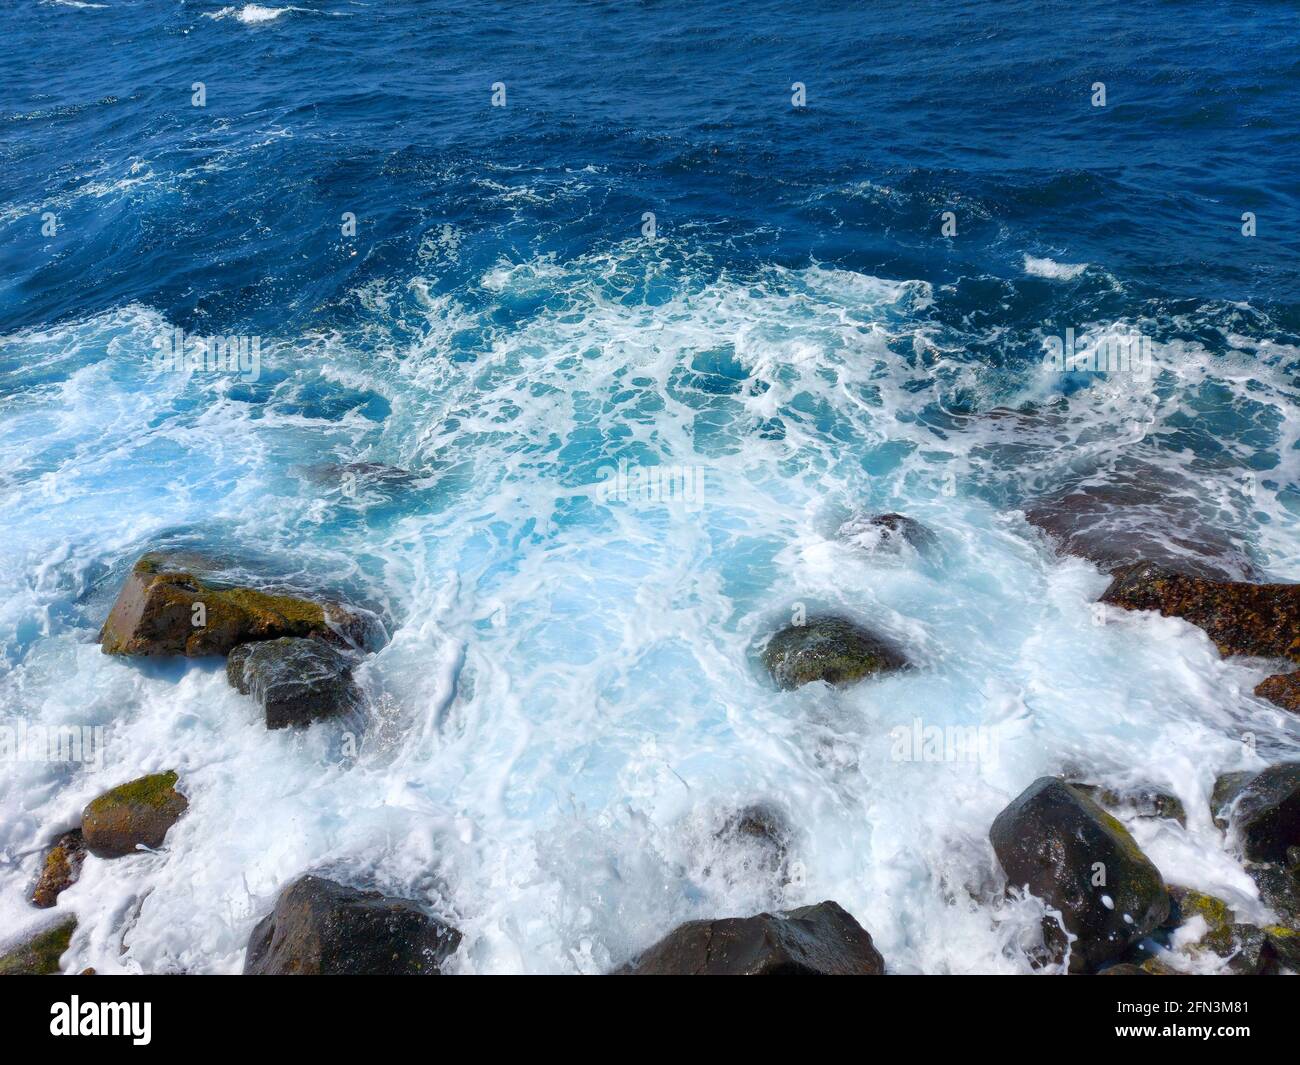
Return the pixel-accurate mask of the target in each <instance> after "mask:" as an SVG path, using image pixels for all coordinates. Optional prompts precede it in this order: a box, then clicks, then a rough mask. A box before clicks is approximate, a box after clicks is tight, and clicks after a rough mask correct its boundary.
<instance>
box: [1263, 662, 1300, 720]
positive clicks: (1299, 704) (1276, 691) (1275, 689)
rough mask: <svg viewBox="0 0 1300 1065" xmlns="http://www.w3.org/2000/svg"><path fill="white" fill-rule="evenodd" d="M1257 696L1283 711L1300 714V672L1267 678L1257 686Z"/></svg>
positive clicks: (1279, 674) (1278, 674)
mask: <svg viewBox="0 0 1300 1065" xmlns="http://www.w3.org/2000/svg"><path fill="white" fill-rule="evenodd" d="M1255 694H1256V695H1258V696H1259V697H1260V698H1261V699H1267V700H1268V701H1269V702H1270V703H1273V704H1275V705H1276V706H1280V707H1281V708H1282V709H1283V710H1290V711H1291V712H1292V713H1293V714H1300V672H1297V673H1277V674H1275V675H1273V676H1271V677H1266V678H1265V679H1264V680H1261V681H1260V682H1259V683H1258V684H1257V685H1255Z"/></svg>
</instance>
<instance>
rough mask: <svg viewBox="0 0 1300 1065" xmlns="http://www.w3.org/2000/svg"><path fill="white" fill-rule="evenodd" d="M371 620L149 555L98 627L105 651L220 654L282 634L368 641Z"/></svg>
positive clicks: (197, 654)
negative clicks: (223, 581) (232, 583)
mask: <svg viewBox="0 0 1300 1065" xmlns="http://www.w3.org/2000/svg"><path fill="white" fill-rule="evenodd" d="M372 628H373V624H372V622H371V621H370V620H369V619H366V618H364V617H363V616H362V615H361V614H359V613H357V612H354V611H350V610H346V609H344V608H343V607H340V606H338V605H337V604H333V603H324V604H322V603H317V602H313V601H312V600H310V599H303V598H300V597H298V596H295V595H283V594H275V593H270V592H262V591H258V590H256V589H254V588H244V587H223V586H221V585H219V584H217V583H214V582H209V581H206V580H204V579H202V578H200V577H197V576H195V575H194V574H193V573H190V572H188V571H185V570H180V569H173V568H170V563H169V562H168V561H167V560H166V559H164V558H160V557H159V556H155V555H146V556H144V558H142V559H140V561H139V562H137V563H136V564H135V566H134V567H133V568H132V570H131V573H130V575H129V576H128V577H127V579H126V582H125V583H124V584H123V585H122V590H121V591H120V592H119V593H118V596H117V602H116V603H114V604H113V609H112V611H111V612H110V613H109V615H108V620H107V621H105V622H104V627H103V629H102V630H101V631H100V647H101V648H102V650H103V651H104V653H105V654H110V655H188V656H190V657H196V656H200V655H224V654H227V653H228V652H229V651H230V649H231V648H232V647H235V646H237V645H238V644H241V643H248V642H250V641H254V640H271V639H275V638H277V637H280V636H313V635H315V636H320V637H322V638H324V639H329V640H334V641H340V642H344V643H351V644H354V645H356V646H366V644H367V643H368V642H369V640H370V638H371V632H372Z"/></svg>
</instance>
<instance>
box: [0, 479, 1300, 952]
mask: <svg viewBox="0 0 1300 1065" xmlns="http://www.w3.org/2000/svg"><path fill="white" fill-rule="evenodd" d="M1071 506H1073V507H1075V509H1080V508H1078V506H1077V504H1070V505H1068V506H1067V505H1064V504H1061V503H1060V502H1058V503H1056V504H1055V505H1054V507H1053V508H1049V509H1047V510H1044V511H1042V512H1040V513H1039V514H1038V516H1037V517H1038V520H1037V522H1035V524H1038V525H1039V526H1040V527H1041V528H1043V529H1044V531H1046V532H1047V533H1048V535H1049V536H1050V537H1051V538H1052V540H1053V542H1054V543H1055V544H1056V545H1057V546H1058V547H1060V549H1061V550H1064V551H1067V552H1071V553H1078V554H1083V555H1085V556H1087V555H1088V550H1087V540H1086V537H1082V536H1078V535H1073V534H1072V533H1070V532H1069V531H1068V530H1066V532H1065V533H1064V534H1062V528H1061V526H1060V521H1061V515H1062V514H1066V515H1067V516H1068V515H1069V514H1070V513H1071V509H1070V508H1071ZM1082 510H1083V511H1084V512H1085V513H1087V514H1089V516H1090V517H1091V515H1092V511H1091V510H1090V509H1088V508H1086V507H1085V508H1082ZM1031 521H1033V515H1031ZM1053 523H1055V524H1054V525H1053ZM1049 526H1051V527H1049ZM841 537H842V538H843V539H844V540H845V541H846V542H848V543H850V544H853V545H854V546H857V547H861V548H863V549H864V550H870V551H882V552H888V553H894V554H898V553H902V552H908V551H910V552H915V553H917V554H921V555H932V554H933V553H934V552H936V551H937V550H938V546H939V543H940V541H939V538H938V537H937V536H936V535H935V534H934V533H933V532H932V531H931V530H929V529H927V528H926V527H925V526H923V525H921V524H920V523H919V522H916V521H915V520H914V519H911V518H908V517H905V516H903V515H899V514H884V515H875V516H867V517H865V518H861V519H855V520H853V521H851V522H848V523H845V526H844V527H842V529H841ZM1098 561H1099V564H1102V565H1103V568H1104V569H1106V570H1108V571H1109V572H1110V573H1111V577H1112V579H1111V583H1110V586H1109V587H1108V588H1107V589H1106V591H1105V592H1104V594H1103V595H1102V596H1101V599H1100V602H1101V603H1102V604H1105V605H1106V606H1109V607H1112V608H1117V609H1123V610H1130V611H1154V612H1157V613H1159V614H1161V615H1163V616H1165V617H1174V618H1181V619H1183V620H1184V621H1187V622H1189V623H1190V624H1193V625H1196V626H1198V627H1200V628H1201V629H1202V630H1204V631H1205V632H1206V634H1207V635H1208V636H1209V638H1210V639H1211V640H1212V641H1213V642H1214V644H1215V646H1216V647H1217V648H1218V650H1219V652H1220V653H1221V654H1222V655H1224V656H1232V655H1240V656H1249V657H1252V658H1266V659H1270V660H1274V661H1276V662H1279V663H1286V664H1287V666H1288V667H1290V666H1300V585H1289V584H1264V583H1252V582H1249V581H1243V580H1237V579H1233V578H1234V575H1233V574H1232V573H1224V572H1221V571H1216V570H1215V569H1214V568H1213V567H1212V566H1204V565H1196V566H1183V567H1180V566H1178V565H1177V564H1176V563H1175V564H1171V563H1170V562H1169V561H1168V560H1167V559H1164V560H1161V561H1159V562H1153V561H1149V560H1142V559H1138V560H1127V561H1126V560H1122V559H1120V560H1117V559H1115V558H1113V557H1106V558H1105V559H1102V560H1098ZM194 562H195V560H194V559H183V558H176V557H170V556H167V555H165V554H157V553H153V554H147V555H145V556H144V557H142V558H141V559H140V560H139V561H138V562H137V563H136V564H135V565H134V566H133V567H132V569H131V570H130V572H129V574H128V576H127V578H126V580H125V582H124V584H123V586H122V588H121V590H120V592H119V594H118V597H117V600H116V602H115V603H114V605H113V607H112V610H111V611H110V612H109V614H108V617H107V619H106V621H105V623H104V626H103V629H102V630H101V633H100V644H101V649H102V651H103V653H105V654H109V655H114V656H120V657H124V658H135V657H175V656H185V657H198V656H211V655H218V656H222V657H224V658H225V660H226V676H227V679H228V682H229V684H230V685H231V687H232V688H234V689H235V690H236V691H238V692H239V693H240V694H241V695H244V696H246V697H247V698H248V699H249V700H250V701H251V702H252V703H253V704H254V705H255V706H256V707H257V709H258V711H259V713H260V714H261V715H263V717H264V720H265V724H266V727H267V728H268V729H282V728H306V727H309V726H311V725H312V724H313V723H315V722H335V723H340V722H341V723H343V725H344V726H346V727H347V728H349V729H352V730H355V731H356V732H357V733H363V732H364V730H365V727H366V720H367V706H366V696H365V693H364V692H363V691H362V689H361V688H360V687H359V686H358V685H357V683H356V681H355V680H354V679H353V670H354V668H355V667H356V666H357V665H358V664H359V663H360V662H361V661H363V660H364V658H365V656H366V655H367V654H369V653H372V652H373V651H374V650H375V649H376V648H377V646H378V645H379V643H380V641H381V639H382V625H380V624H379V622H378V619H377V618H375V617H374V616H373V615H370V614H369V613H368V612H366V611H364V610H362V609H360V608H358V607H354V606H349V605H347V604H345V603H341V602H338V601H334V600H330V599H316V598H310V597H304V596H302V595H298V594H295V593H292V592H290V591H287V590H284V589H277V588H274V587H250V586H243V585H231V584H227V583H224V582H222V581H221V580H219V579H218V578H217V577H214V576H213V575H212V574H210V573H205V572H203V571H202V569H201V566H199V565H195V564H194ZM760 657H761V662H762V664H763V666H764V667H765V669H766V670H767V672H768V674H769V675H770V679H771V681H772V683H773V684H774V685H775V687H776V688H778V689H780V690H785V691H788V690H792V689H795V688H798V687H801V686H802V685H805V684H809V683H814V682H820V683H824V684H827V685H830V686H832V687H844V686H847V685H851V684H857V683H870V682H871V680H872V678H874V677H877V676H880V675H884V674H889V673H895V672H900V671H907V670H911V669H914V668H916V667H915V665H914V664H913V662H912V661H911V659H910V658H909V656H908V653H907V651H906V649H905V648H903V647H901V646H898V645H897V644H896V643H895V641H894V640H893V639H892V638H891V637H890V636H889V635H887V634H884V633H879V632H876V631H873V630H872V629H871V628H870V627H868V626H867V625H864V624H863V623H862V622H861V621H860V620H858V619H855V618H851V617H848V616H843V615H839V614H814V615H813V616H811V617H800V618H799V619H798V621H797V623H792V624H790V625H787V626H785V627H783V628H780V629H779V630H777V631H776V632H774V633H772V634H771V635H770V636H769V637H768V639H767V641H766V643H765V645H764V647H763V648H762V651H761V656H760ZM1255 694H1256V695H1257V696H1259V697H1260V698H1261V699H1265V700H1269V701H1270V702H1272V703H1273V704H1275V705H1276V706H1278V707H1280V708H1282V709H1283V710H1287V711H1290V712H1297V711H1300V670H1292V669H1290V668H1286V669H1282V668H1279V671H1278V672H1277V673H1276V674H1274V675H1273V676H1270V677H1269V678H1268V679H1267V680H1265V681H1263V682H1262V683H1261V684H1259V686H1258V687H1257V688H1256V690H1255ZM189 803H190V800H189V799H188V798H187V797H186V794H185V786H184V781H183V779H182V778H181V776H180V775H179V774H178V773H177V772H176V771H174V770H163V771H159V772H155V773H151V774H148V775H146V776H143V777H140V778H138V779H135V780H132V781H128V782H125V783H123V784H121V785H119V786H117V787H115V788H113V789H111V790H109V791H107V792H105V793H103V794H102V795H100V796H99V797H97V798H95V799H94V800H92V801H91V802H90V803H88V804H87V805H86V807H85V809H84V810H83V812H82V816H81V821H80V824H79V825H78V826H77V827H76V828H72V829H68V828H66V827H65V828H64V829H62V830H61V831H59V832H58V834H57V835H56V837H55V838H54V839H53V841H52V843H51V845H50V846H49V848H48V851H47V853H46V856H45V859H44V862H43V867H42V870H41V873H40V876H39V879H38V881H37V883H36V884H35V886H34V888H33V890H32V894H31V902H32V904H33V906H35V907H38V908H42V909H55V910H58V909H59V901H58V900H59V895H60V894H61V893H62V892H63V891H64V890H66V889H67V888H68V887H70V886H71V885H72V884H74V883H76V882H77V879H78V877H79V875H80V872H81V870H82V868H83V866H84V864H85V863H86V862H87V861H91V860H96V861H118V860H121V859H123V858H129V857H130V856H131V855H134V854H137V853H139V852H140V851H142V850H143V851H156V850H158V849H160V848H163V847H165V845H166V839H167V835H168V832H169V830H170V829H171V828H172V826H173V825H175V824H176V823H177V821H178V820H180V819H181V818H182V817H183V816H184V815H185V813H186V811H187V809H188V807H189ZM1115 812H1123V813H1125V814H1127V815H1130V816H1135V817H1156V818H1168V819H1171V820H1176V821H1180V822H1184V823H1185V821H1186V811H1184V810H1183V809H1182V804H1181V803H1180V802H1179V801H1178V799H1177V798H1176V797H1174V796H1170V795H1164V794H1162V793H1160V792H1158V791H1156V790H1154V789H1144V790H1139V791H1137V792H1133V793H1125V794H1118V793H1116V792H1114V791H1110V790H1107V789H1104V788H1101V787H1098V786H1096V785H1093V784H1090V783H1089V782H1087V781H1081V780H1072V779H1066V778H1065V776H1064V775H1063V776H1061V777H1054V776H1045V777H1041V778H1039V779H1037V780H1035V781H1032V782H1030V783H1029V784H1028V785H1027V787H1026V788H1025V789H1024V791H1023V792H1022V793H1021V794H1020V795H1018V796H1017V797H1016V798H1015V799H1014V800H1013V801H1012V802H1011V803H1009V804H1008V805H1007V806H1006V807H1005V809H1003V810H1002V812H1001V813H1000V814H998V816H997V817H996V818H995V819H994V820H993V822H992V824H991V825H990V827H989V843H990V847H991V850H992V853H993V855H994V856H995V857H996V860H997V863H998V866H999V868H1000V870H1001V872H1002V873H1003V875H1004V877H1005V887H1006V891H1007V893H1008V894H1009V895H1012V896H1018V895H1024V894H1028V895H1032V896H1034V897H1035V898H1037V899H1039V900H1041V901H1042V903H1043V904H1044V905H1045V906H1046V907H1047V908H1048V910H1049V914H1050V915H1049V916H1048V917H1046V918H1045V919H1044V921H1043V936H1042V943H1041V944H1040V945H1037V946H1035V947H1034V948H1033V949H1032V950H1031V951H1030V952H1029V954H1028V957H1029V960H1030V963H1031V964H1033V965H1034V966H1036V967H1040V968H1042V967H1045V966H1055V967H1057V968H1058V969H1068V971H1069V972H1070V973H1074V974H1094V973H1101V974H1107V975H1164V974H1169V973H1176V972H1178V971H1179V970H1178V968H1176V967H1175V966H1173V965H1171V964H1170V962H1169V961H1168V960H1167V958H1166V957H1165V956H1162V955H1161V954H1159V953H1152V952H1151V950H1150V949H1149V946H1150V944H1152V943H1154V944H1155V945H1156V946H1157V947H1164V946H1168V945H1169V944H1172V943H1175V942H1176V943H1177V945H1178V949H1179V951H1181V952H1182V953H1183V955H1184V956H1186V957H1190V958H1193V959H1194V958H1198V957H1210V956H1212V957H1213V958H1215V959H1220V960H1221V965H1220V966H1219V967H1220V968H1221V971H1226V972H1232V973H1242V974H1245V973H1250V974H1276V973H1281V972H1297V973H1300V763H1281V764H1276V765H1271V766H1268V767H1266V768H1264V769H1262V770H1260V771H1257V772H1255V771H1251V772H1235V773H1228V774H1223V775H1221V776H1220V777H1219V778H1218V780H1217V781H1216V784H1215V788H1214V793H1213V797H1212V799H1211V810H1210V814H1211V816H1212V817H1213V819H1214V823H1215V824H1216V825H1217V826H1218V827H1219V828H1220V830H1221V831H1222V832H1223V833H1224V843H1225V846H1226V847H1228V848H1230V849H1231V850H1232V852H1233V853H1235V854H1237V855H1238V856H1239V858H1240V861H1241V864H1242V867H1243V868H1244V870H1245V871H1246V872H1247V873H1248V874H1249V875H1250V877H1251V878H1252V880H1253V881H1254V883H1255V884H1256V886H1257V888H1258V890H1259V895H1260V899H1261V901H1262V902H1263V903H1264V904H1265V905H1266V906H1267V907H1268V908H1269V909H1270V910H1271V911H1272V912H1273V913H1274V914H1275V915H1276V917H1277V921H1276V923H1272V924H1250V923H1243V922H1239V921H1238V920H1237V919H1236V915H1235V914H1234V912H1233V911H1232V909H1231V907H1230V906H1229V905H1228V904H1227V903H1226V902H1225V901H1224V900H1222V899H1219V898H1216V897H1214V896H1211V895H1208V894H1205V893H1203V892H1200V891H1197V890H1195V889H1193V888H1191V887H1187V886H1183V885H1178V884H1168V883H1166V880H1165V878H1164V877H1163V876H1162V875H1161V872H1160V870H1159V869H1158V868H1157V867H1156V865H1155V864H1154V863H1153V862H1152V861H1151V860H1150V859H1149V858H1148V857H1147V855H1145V854H1144V853H1143V852H1142V850H1141V849H1140V848H1139V846H1138V845H1137V843H1136V842H1135V841H1134V839H1133V836H1132V835H1131V834H1130V833H1129V831H1128V830H1127V829H1126V828H1125V826H1124V824H1123V823H1122V822H1121V821H1120V820H1119V819H1117V817H1116V816H1115ZM732 822H734V825H733V827H734V828H735V830H736V831H739V832H748V833H750V834H751V835H754V834H756V835H757V836H761V837H764V838H767V837H770V838H771V839H772V840H774V841H777V837H778V836H779V835H781V833H780V832H779V830H778V829H774V828H773V827H772V826H773V824H774V822H772V820H771V818H770V817H768V815H767V814H766V813H764V814H762V815H761V816H760V815H756V814H754V812H753V811H751V810H743V811H737V812H736V814H735V816H734V817H733V818H732ZM746 826H748V827H746ZM777 842H780V841H777ZM779 849H780V850H781V854H780V857H779V861H780V862H781V863H784V861H785V854H784V843H780V848H779ZM75 930H76V917H75V915H73V914H70V913H60V914H59V916H58V919H57V920H56V921H55V922H53V923H51V924H50V925H48V926H46V927H44V928H42V929H41V930H40V931H39V932H38V933H37V934H36V935H34V936H31V937H30V938H28V939H27V940H26V941H24V942H22V943H19V944H18V945H17V946H14V947H12V948H11V949H9V950H8V951H7V952H5V953H3V954H0V975H4V974H20V973H21V974H49V973H57V972H59V971H60V968H59V960H60V958H61V956H62V955H63V953H64V952H65V951H66V950H67V948H68V945H69V943H70V941H71V938H72V936H73V934H74V932H75ZM461 943H462V935H461V933H460V931H458V930H457V929H456V928H454V927H452V926H451V925H449V924H447V923H445V922H444V921H442V920H441V919H439V918H438V917H436V916H434V915H433V914H431V913H429V912H428V911H427V909H426V907H425V906H424V905H422V904H421V903H420V902H419V901H418V900H415V899H407V898H400V897H394V896H389V895H385V894H383V893H381V892H379V891H377V890H374V889H373V887H372V886H371V885H350V884H342V883H338V882H335V881H333V880H329V879H326V878H323V877H321V876H318V875H316V874H315V873H313V872H312V871H311V870H304V871H303V873H302V875H301V876H300V877H299V878H298V879H296V880H294V881H293V882H292V883H290V884H288V885H286V886H285V887H284V888H283V890H282V891H281V892H280V895H279V897H278V899H277V900H276V902H275V905H274V907H273V909H272V911H271V912H270V913H268V914H266V915H265V916H264V917H262V919H261V920H260V921H259V922H258V923H257V925H256V927H255V928H254V930H253V932H252V935H251V936H250V939H249V942H248V948H247V952H246V958H245V964H244V972H245V973H247V974H283V973H293V974H321V975H328V974H345V973H353V974H355V973H385V974H404V975H435V974H438V973H440V972H442V971H443V968H444V966H445V965H446V964H447V962H448V960H449V959H451V958H452V957H453V956H454V954H455V953H456V951H457V949H458V947H459V946H460V945H461ZM1216 964H1217V963H1216ZM887 970H888V967H887V962H886V959H884V958H882V957H881V955H880V953H879V952H878V951H877V950H876V948H875V945H874V943H873V941H872V937H871V934H870V933H869V931H868V930H866V929H865V928H863V927H862V926H861V925H860V924H859V923H858V922H857V920H855V918H854V917H853V916H852V915H851V914H849V913H848V912H847V911H845V910H844V909H843V908H842V907H841V906H839V905H838V904H837V903H836V902H834V901H833V900H826V901H823V902H820V903H817V904H815V905H808V906H802V907H798V908H795V909H790V910H786V911H781V912H772V913H769V912H763V913H758V914H754V915H751V916H748V917H721V918H717V919H713V920H701V921H690V922H687V923H686V924H683V925H681V926H679V927H677V928H675V929H672V930H669V931H667V932H666V934H665V935H664V937H663V938H662V939H661V940H659V941H658V942H657V943H654V944H653V945H650V946H647V947H646V948H645V949H644V950H642V951H641V952H640V953H639V954H637V955H636V956H635V957H633V958H631V959H630V960H628V961H627V962H626V963H625V964H624V965H622V966H620V967H618V968H616V969H615V970H614V971H615V972H616V973H618V974H623V975H664V974H693V975H715V974H716V975H728V974H749V975H778V974H792V973H797V974H825V975H837V974H857V975H880V974H884V973H885V972H887Z"/></svg>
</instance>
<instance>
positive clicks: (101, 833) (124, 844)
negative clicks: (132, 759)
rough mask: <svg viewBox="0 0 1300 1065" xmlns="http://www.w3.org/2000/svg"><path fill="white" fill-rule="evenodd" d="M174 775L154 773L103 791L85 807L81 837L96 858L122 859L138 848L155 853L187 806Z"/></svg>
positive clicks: (171, 773)
mask: <svg viewBox="0 0 1300 1065" xmlns="http://www.w3.org/2000/svg"><path fill="white" fill-rule="evenodd" d="M177 779H178V778H177V776H176V774H175V773H174V772H171V771H168V772H166V773H154V774H151V775H150V776H146V777H140V778H139V779H138V780H132V781H130V782H129V783H126V784H122V785H120V786H119V787H116V788H113V789H112V790H111V791H106V792H105V793H104V794H103V795H101V796H99V798H97V799H93V800H91V802H89V803H88V804H87V805H86V808H85V810H84V811H83V812H82V815H81V834H82V838H83V840H84V841H85V844H86V850H88V851H89V852H90V853H91V854H93V855H95V857H97V858H121V857H124V856H126V855H128V854H134V853H136V851H137V850H138V849H139V848H140V847H141V846H143V847H146V848H148V849H150V850H157V849H158V848H159V847H161V846H162V843H163V840H164V838H165V837H166V835H167V831H168V829H170V828H171V827H172V825H174V824H175V823H176V822H177V821H178V820H179V819H180V816H181V814H183V813H184V812H185V810H186V808H187V807H188V806H189V802H188V801H187V800H186V798H185V796H184V795H182V794H181V793H180V792H178V791H177V790H176V782H177Z"/></svg>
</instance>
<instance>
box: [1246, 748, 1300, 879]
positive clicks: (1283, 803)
mask: <svg viewBox="0 0 1300 1065" xmlns="http://www.w3.org/2000/svg"><path fill="white" fill-rule="evenodd" d="M1231 825H1232V831H1233V832H1234V833H1235V834H1236V836H1237V837H1238V838H1239V839H1240V840H1241V845H1242V852H1243V853H1244V854H1245V856H1246V857H1247V858H1248V859H1249V860H1250V861H1252V862H1278V863H1282V864H1285V863H1286V862H1287V852H1288V850H1289V849H1290V848H1292V847H1297V846H1300V762H1285V763H1282V764H1281V765H1273V766H1269V767H1268V768H1267V769H1265V770H1264V771H1263V772H1262V773H1259V774H1257V775H1256V776H1254V777H1252V778H1251V780H1250V782H1249V783H1248V784H1247V785H1246V786H1245V787H1244V788H1242V789H1241V792H1240V794H1239V795H1238V796H1237V798H1236V801H1235V802H1234V803H1233V804H1232V815H1231Z"/></svg>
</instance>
